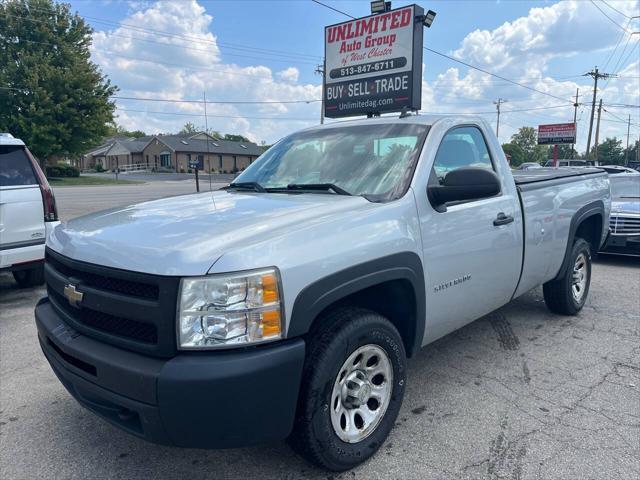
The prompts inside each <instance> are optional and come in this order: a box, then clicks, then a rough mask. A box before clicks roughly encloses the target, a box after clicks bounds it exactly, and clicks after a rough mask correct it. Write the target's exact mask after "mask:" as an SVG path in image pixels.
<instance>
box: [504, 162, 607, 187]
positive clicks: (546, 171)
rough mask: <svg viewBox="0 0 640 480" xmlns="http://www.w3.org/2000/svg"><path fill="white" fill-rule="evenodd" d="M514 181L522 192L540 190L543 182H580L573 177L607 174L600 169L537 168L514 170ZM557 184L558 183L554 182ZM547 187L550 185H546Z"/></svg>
mask: <svg viewBox="0 0 640 480" xmlns="http://www.w3.org/2000/svg"><path fill="white" fill-rule="evenodd" d="M512 173H513V179H514V180H515V182H516V185H517V186H518V187H520V189H521V190H528V189H533V188H539V187H541V186H542V185H538V184H540V183H541V182H549V181H551V180H556V181H557V183H565V182H570V181H572V180H579V179H580V178H573V179H572V177H584V176H587V175H602V174H605V173H606V172H605V171H604V170H602V169H600V168H595V167H559V168H536V169H532V170H514V171H513V172H512ZM553 183H556V182H553ZM544 185H545V186H546V185H548V183H545V184H544Z"/></svg>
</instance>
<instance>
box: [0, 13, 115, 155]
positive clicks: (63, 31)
mask: <svg viewBox="0 0 640 480" xmlns="http://www.w3.org/2000/svg"><path fill="white" fill-rule="evenodd" d="M91 33H92V29H91V27H90V26H89V25H87V24H86V23H85V21H84V20H83V19H82V17H80V16H79V15H78V14H72V13H71V12H70V6H69V5H67V4H61V3H54V2H53V1H52V0H5V1H4V2H0V87H2V88H0V105H2V108H0V131H5V132H6V131H8V132H10V133H12V134H14V135H15V136H16V137H19V138H21V139H22V140H24V141H25V143H27V145H28V146H29V148H30V149H31V150H32V151H33V153H34V154H35V155H36V156H38V157H40V158H42V159H45V158H48V159H52V158H55V157H57V156H63V155H69V156H77V155H79V154H81V153H83V152H85V151H86V150H87V149H88V148H90V147H91V146H92V145H96V144H97V143H99V142H100V140H101V139H102V138H103V137H104V136H105V135H106V134H107V133H108V129H109V128H108V124H109V123H112V122H113V111H114V109H115V104H114V103H113V102H110V101H109V97H110V96H111V95H113V94H114V93H115V92H116V91H117V87H115V86H113V85H111V83H110V81H109V80H108V79H107V78H106V77H105V76H104V75H103V74H102V73H101V72H100V70H99V68H98V66H97V65H96V64H94V63H93V62H91V60H90V53H89V47H90V45H91Z"/></svg>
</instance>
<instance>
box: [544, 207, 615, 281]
mask: <svg viewBox="0 0 640 480" xmlns="http://www.w3.org/2000/svg"><path fill="white" fill-rule="evenodd" d="M604 212H605V209H604V202H603V201H602V200H595V201H593V202H591V203H588V204H586V205H584V206H583V207H581V208H580V209H579V210H578V211H577V212H576V213H575V214H574V215H573V217H572V218H571V225H570V226H569V238H568V240H567V248H566V250H565V252H564V259H563V260H562V265H561V266H560V270H559V271H558V274H557V275H556V276H555V278H554V280H557V279H559V278H561V277H563V276H564V274H565V272H566V271H567V268H569V254H570V253H571V249H572V248H573V242H574V241H575V238H576V232H577V231H578V228H579V227H580V225H581V224H582V222H584V221H585V220H586V219H587V218H590V217H593V216H596V215H600V217H601V218H602V227H601V230H600V232H599V236H598V247H601V246H602V229H603V228H606V225H605V215H604ZM593 253H594V254H595V253H597V252H593Z"/></svg>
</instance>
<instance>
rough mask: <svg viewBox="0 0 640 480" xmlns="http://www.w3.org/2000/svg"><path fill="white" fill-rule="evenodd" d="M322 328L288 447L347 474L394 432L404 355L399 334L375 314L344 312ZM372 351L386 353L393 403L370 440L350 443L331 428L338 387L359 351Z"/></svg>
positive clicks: (311, 350) (314, 340) (311, 349)
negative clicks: (332, 404) (353, 355)
mask: <svg viewBox="0 0 640 480" xmlns="http://www.w3.org/2000/svg"><path fill="white" fill-rule="evenodd" d="M318 323H319V324H320V325H321V327H319V328H317V329H315V330H312V332H310V334H309V335H308V339H309V341H308V344H307V345H308V346H307V356H306V359H305V365H304V369H303V375H302V385H301V389H300V395H299V400H298V410H297V415H296V425H295V427H294V432H293V434H292V436H291V437H290V443H291V445H292V447H293V448H294V449H295V450H296V451H297V452H298V453H300V454H301V455H302V456H303V457H304V458H306V459H307V460H308V461H310V462H311V463H315V464H316V465H318V466H320V467H323V468H326V469H329V470H333V471H344V470H347V469H350V468H352V467H355V466H356V465H358V464H360V463H362V462H364V461H365V460H367V459H368V458H369V457H371V456H372V455H373V454H374V453H376V451H377V450H378V448H380V446H381V445H382V443H383V442H384V441H385V439H386V438H387V436H388V435H389V432H390V431H391V429H392V428H393V425H394V423H395V420H396V418H397V416H398V412H399V411H400V407H401V405H402V399H403V397H404V390H405V384H406V354H405V350H404V345H403V343H402V339H401V338H400V335H399V334H398V331H397V330H396V328H395V327H394V326H393V325H392V324H391V322H389V320H387V319H386V318H384V317H383V316H381V315H379V314H377V313H375V312H372V311H369V310H365V309H360V308H344V309H340V310H336V311H334V312H332V313H330V314H328V315H327V316H325V317H323V318H321V319H319V320H318ZM371 345H373V346H374V347H373V348H378V347H380V348H382V349H383V350H384V353H386V355H387V360H388V362H387V365H388V364H390V365H391V367H392V370H393V375H392V376H393V381H390V382H389V386H390V394H389V395H388V396H387V398H389V403H388V406H387V407H386V411H384V412H383V413H381V414H380V415H381V417H379V420H378V422H379V423H377V426H373V427H372V429H371V432H370V433H369V434H368V436H366V438H364V439H362V440H361V441H357V442H356V443H348V442H346V441H343V440H342V439H341V438H339V437H338V435H337V433H336V430H334V427H333V425H332V420H331V403H332V400H331V397H332V392H333V387H334V382H336V378H337V376H338V375H339V374H341V373H342V372H341V369H342V368H343V366H344V365H343V364H345V362H346V361H347V359H349V357H350V356H351V355H352V354H353V353H354V352H355V351H356V350H358V349H359V348H361V347H364V346H367V347H365V348H371V347H370V346H371ZM356 358H357V357H356ZM362 406H363V407H364V405H362ZM367 408H368V407H367ZM381 412H382V411H381ZM354 418H355V417H354ZM355 423H357V422H354V424H355ZM357 428H360V427H357Z"/></svg>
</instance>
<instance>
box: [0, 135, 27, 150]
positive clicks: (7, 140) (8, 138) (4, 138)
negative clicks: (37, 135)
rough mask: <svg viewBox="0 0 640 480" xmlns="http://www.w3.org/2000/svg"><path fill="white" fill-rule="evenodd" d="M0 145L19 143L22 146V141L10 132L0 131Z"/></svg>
mask: <svg viewBox="0 0 640 480" xmlns="http://www.w3.org/2000/svg"><path fill="white" fill-rule="evenodd" d="M0 145H20V146H22V147H24V146H25V145H24V142H23V141H22V140H20V139H19V138H14V136H13V135H11V134H10V133H0Z"/></svg>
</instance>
